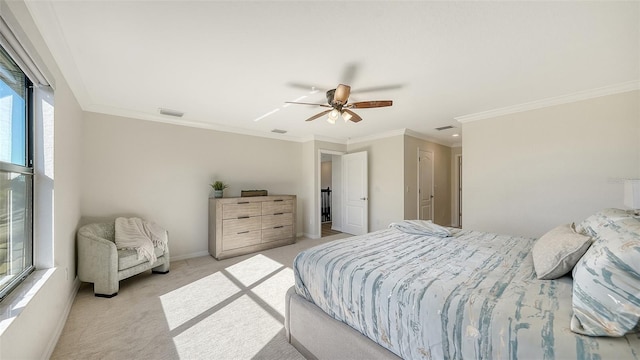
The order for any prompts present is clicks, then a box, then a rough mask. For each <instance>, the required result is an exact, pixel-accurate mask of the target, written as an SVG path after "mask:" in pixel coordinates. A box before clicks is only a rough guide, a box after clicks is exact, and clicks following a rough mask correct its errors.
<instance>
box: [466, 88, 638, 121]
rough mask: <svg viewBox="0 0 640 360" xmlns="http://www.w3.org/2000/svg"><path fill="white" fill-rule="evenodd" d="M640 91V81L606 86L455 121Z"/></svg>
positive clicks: (483, 112)
mask: <svg viewBox="0 0 640 360" xmlns="http://www.w3.org/2000/svg"><path fill="white" fill-rule="evenodd" d="M639 89H640V80H633V81H627V82H624V83H620V84H615V85H610V86H604V87H600V88H596V89H591V90H585V91H579V92H575V93H571V94H567V95H560V96H556V97H550V98H546V99H542V100H536V101H531V102H527V103H523V104H518V105H513V106H507V107H503V108H499V109H494V110H488V111H482V112H479V113H475V114H469V115H463V116H458V117H455V118H454V119H455V120H457V121H458V122H460V123H462V124H464V123H468V122H473V121H478V120H484V119H489V118H494V117H498V116H502V115H509V114H514V113H519V112H523V111H529V110H535V109H541V108H545V107H549V106H554V105H561V104H567V103H572V102H576V101H581V100H587V99H592V98H597V97H601V96H607V95H613V94H618V93H623V92H628V91H634V90H639Z"/></svg>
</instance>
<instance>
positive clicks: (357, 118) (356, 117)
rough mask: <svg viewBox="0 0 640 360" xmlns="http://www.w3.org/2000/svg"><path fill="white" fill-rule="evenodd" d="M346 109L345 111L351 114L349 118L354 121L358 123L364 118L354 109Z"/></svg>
mask: <svg viewBox="0 0 640 360" xmlns="http://www.w3.org/2000/svg"><path fill="white" fill-rule="evenodd" d="M344 111H345V112H346V113H347V114H349V115H351V119H349V120H351V121H353V122H354V123H357V122H359V121H360V120H362V118H361V117H360V115H358V114H356V113H354V112H353V111H351V110H349V109H344Z"/></svg>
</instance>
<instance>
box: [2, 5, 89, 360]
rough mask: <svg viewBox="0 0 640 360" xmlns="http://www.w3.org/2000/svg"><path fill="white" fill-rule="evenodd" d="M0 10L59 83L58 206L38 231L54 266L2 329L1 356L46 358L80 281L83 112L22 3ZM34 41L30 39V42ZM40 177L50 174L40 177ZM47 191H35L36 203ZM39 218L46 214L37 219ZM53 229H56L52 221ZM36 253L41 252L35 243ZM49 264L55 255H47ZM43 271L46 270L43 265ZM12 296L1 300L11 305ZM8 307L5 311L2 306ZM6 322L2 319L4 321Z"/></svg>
mask: <svg viewBox="0 0 640 360" xmlns="http://www.w3.org/2000/svg"><path fill="white" fill-rule="evenodd" d="M0 13H2V16H3V18H5V19H6V20H7V22H8V24H9V26H10V27H12V30H14V32H16V35H17V36H18V37H19V38H20V40H21V42H24V43H25V45H29V46H28V50H29V51H32V52H33V55H32V56H36V57H37V58H39V59H40V60H41V61H42V62H41V63H40V64H39V65H41V66H42V67H43V69H44V70H45V71H46V72H47V73H49V74H50V75H51V76H52V78H51V79H50V80H51V81H52V82H54V83H55V85H56V88H55V96H54V102H55V110H54V134H55V135H54V176H53V189H54V191H55V198H54V201H53V204H52V205H53V209H51V208H50V209H49V210H48V211H43V212H41V214H43V215H42V216H54V219H53V224H54V226H53V234H51V233H48V234H36V237H37V238H36V239H35V242H36V245H37V243H38V240H39V239H40V238H41V237H42V238H48V239H53V241H54V243H53V251H52V255H53V261H52V262H53V266H54V268H50V270H49V271H51V272H52V274H51V276H50V277H49V278H48V280H47V281H46V282H45V283H44V284H42V287H41V288H40V290H39V291H38V292H37V293H35V294H33V297H32V298H31V300H30V301H29V302H20V303H19V306H16V307H15V308H14V309H13V311H19V315H18V316H15V313H5V314H11V316H12V318H11V319H10V320H8V322H10V324H9V325H8V327H7V328H6V329H5V330H4V331H0V358H1V359H40V358H47V357H48V356H49V355H50V354H51V352H52V351H53V348H54V346H55V342H56V341H57V338H58V335H59V334H60V332H61V331H62V327H63V326H64V321H65V320H66V316H67V313H68V311H69V308H70V307H71V304H72V302H73V298H74V296H75V289H76V285H77V282H76V281H75V280H76V276H75V268H76V266H75V233H76V229H77V226H78V222H79V219H80V171H81V169H80V161H79V159H80V154H81V153H82V146H81V143H82V141H81V138H82V129H83V125H82V111H81V109H80V107H79V105H78V103H77V101H76V99H75V97H74V95H73V94H72V93H71V90H70V89H69V86H68V85H67V83H66V80H65V79H64V78H63V77H62V75H61V73H60V71H59V69H58V68H57V66H56V63H55V61H54V60H53V57H52V56H51V54H50V53H49V51H48V49H47V47H46V46H45V45H44V41H43V39H42V37H41V35H40V34H39V32H38V30H37V28H36V27H35V25H34V23H33V20H32V18H31V15H30V14H29V12H28V10H27V8H26V7H25V5H24V3H22V2H13V1H12V2H4V1H2V2H0ZM27 42H28V43H30V44H26V43H27ZM35 181H36V182H42V181H47V182H50V181H51V179H42V178H38V177H36V179H35ZM41 195H42V194H37V193H36V203H38V202H39V201H38V197H39V196H41ZM34 220H35V222H36V223H38V222H41V221H42V219H34ZM48 231H49V232H51V231H52V229H51V227H50V226H49V227H48ZM35 251H36V258H38V257H39V256H40V254H38V251H39V250H38V249H37V248H36V250H35ZM42 262H43V263H50V262H51V261H50V260H43V261H42ZM38 270H44V269H43V268H42V267H39V268H38ZM8 303H9V298H7V299H5V300H4V301H3V302H2V303H0V308H3V306H7V305H8ZM2 312H4V311H2ZM6 324H7V322H4V321H3V326H2V327H4V326H5V325H6Z"/></svg>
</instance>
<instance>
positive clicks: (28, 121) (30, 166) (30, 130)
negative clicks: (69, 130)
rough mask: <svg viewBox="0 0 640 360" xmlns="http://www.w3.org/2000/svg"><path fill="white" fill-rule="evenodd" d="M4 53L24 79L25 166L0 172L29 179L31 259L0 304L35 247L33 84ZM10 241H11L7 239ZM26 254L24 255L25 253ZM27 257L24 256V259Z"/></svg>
mask: <svg viewBox="0 0 640 360" xmlns="http://www.w3.org/2000/svg"><path fill="white" fill-rule="evenodd" d="M0 47H2V45H0ZM2 50H4V52H5V53H6V54H7V55H8V56H9V58H10V59H11V60H12V61H13V62H14V64H15V65H16V67H18V68H19V69H20V71H21V72H22V75H23V76H24V79H25V84H24V86H25V88H24V90H25V91H24V96H25V101H24V106H25V109H24V110H25V119H24V121H25V130H26V131H25V139H24V142H25V157H26V158H25V159H24V160H25V166H21V165H17V164H13V163H7V162H4V161H0V170H1V171H3V172H12V173H17V174H20V175H24V176H27V177H29V178H30V181H29V186H28V188H27V200H26V201H25V203H26V206H27V209H26V222H27V224H26V226H25V230H26V231H27V233H28V234H27V236H26V237H25V238H26V243H25V245H24V246H25V247H28V256H29V257H30V259H31V262H30V264H29V265H27V266H25V268H24V269H22V271H21V272H20V273H18V274H15V275H14V277H13V278H12V279H11V280H9V281H8V282H7V283H6V284H5V285H3V286H2V288H0V302H2V300H4V299H5V298H6V297H7V296H8V295H9V294H10V293H11V292H12V291H13V290H14V289H15V288H16V287H17V286H18V285H20V284H21V283H22V282H23V281H24V280H25V279H26V278H27V276H28V275H29V274H31V273H32V272H33V271H34V270H35V249H34V248H35V246H34V243H35V242H34V213H35V211H34V210H35V209H34V197H35V196H34V188H35V185H34V184H35V176H34V174H35V171H34V163H33V162H34V140H35V133H34V94H33V87H34V86H33V82H32V81H31V79H30V78H29V76H28V75H27V74H26V73H25V72H24V70H22V69H21V68H20V66H19V65H18V62H17V61H16V59H15V58H13V56H11V53H10V52H9V51H7V49H6V48H4V47H3V49H2ZM8 241H11V239H8ZM25 254H26V253H25ZM26 256H27V255H25V258H26Z"/></svg>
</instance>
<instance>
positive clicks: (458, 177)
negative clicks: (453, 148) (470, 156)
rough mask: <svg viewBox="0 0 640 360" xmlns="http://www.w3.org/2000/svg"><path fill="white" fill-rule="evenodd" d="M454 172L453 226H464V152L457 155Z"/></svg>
mask: <svg viewBox="0 0 640 360" xmlns="http://www.w3.org/2000/svg"><path fill="white" fill-rule="evenodd" d="M454 174H455V175H454V185H455V188H454V191H453V196H454V201H453V207H454V217H453V219H452V220H454V221H455V223H453V226H455V227H458V228H462V154H457V155H456V162H455V170H454ZM452 222H453V221H452Z"/></svg>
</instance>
